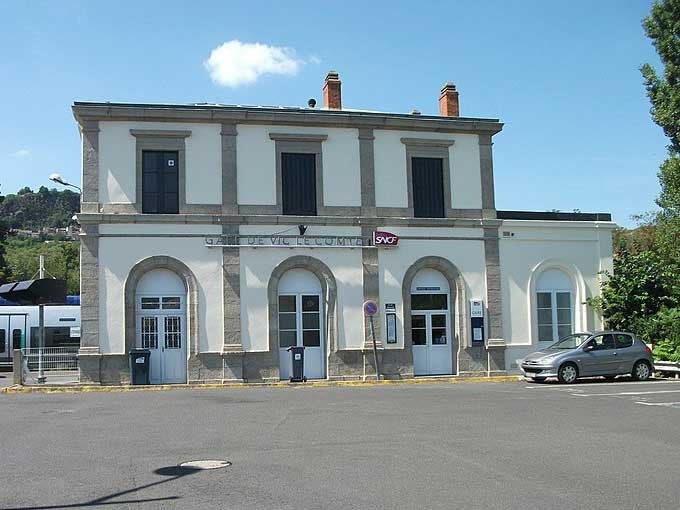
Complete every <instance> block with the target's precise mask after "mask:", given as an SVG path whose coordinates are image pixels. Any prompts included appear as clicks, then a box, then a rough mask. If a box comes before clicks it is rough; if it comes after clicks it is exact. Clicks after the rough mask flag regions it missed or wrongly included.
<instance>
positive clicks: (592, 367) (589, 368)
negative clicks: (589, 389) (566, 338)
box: [580, 333, 619, 376]
mask: <svg viewBox="0 0 680 510" xmlns="http://www.w3.org/2000/svg"><path fill="white" fill-rule="evenodd" d="M586 345H588V346H593V349H592V350H590V351H586V350H584V351H583V357H582V361H581V374H580V375H583V376H591V375H607V374H616V373H618V371H619V360H618V355H617V352H616V341H615V340H614V336H613V335H611V334H608V333H607V334H603V335H598V336H596V337H594V338H592V339H591V340H589V341H588V343H587V344H586Z"/></svg>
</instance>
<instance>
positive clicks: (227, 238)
mask: <svg viewBox="0 0 680 510" xmlns="http://www.w3.org/2000/svg"><path fill="white" fill-rule="evenodd" d="M398 242H399V237H398V236H396V235H394V234H391V233H389V232H382V231H375V232H374V233H373V236H371V237H362V236H327V235H326V236H324V235H303V236H294V235H277V234H273V235H272V234H270V235H265V234H263V235H242V234H238V235H218V236H207V237H206V238H205V245H206V246H207V247H209V248H231V247H240V248H384V247H394V246H397V243H398Z"/></svg>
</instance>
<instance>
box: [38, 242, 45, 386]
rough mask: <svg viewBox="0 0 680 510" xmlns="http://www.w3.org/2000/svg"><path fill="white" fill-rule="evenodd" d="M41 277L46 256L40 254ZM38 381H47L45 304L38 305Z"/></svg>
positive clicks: (41, 276)
mask: <svg viewBox="0 0 680 510" xmlns="http://www.w3.org/2000/svg"><path fill="white" fill-rule="evenodd" d="M39 277H40V279H42V278H45V256H44V255H40V276H39ZM38 337H39V344H38V345H39V349H38V382H39V383H40V384H43V383H44V382H45V373H44V370H43V350H44V349H45V305H43V304H39V305H38Z"/></svg>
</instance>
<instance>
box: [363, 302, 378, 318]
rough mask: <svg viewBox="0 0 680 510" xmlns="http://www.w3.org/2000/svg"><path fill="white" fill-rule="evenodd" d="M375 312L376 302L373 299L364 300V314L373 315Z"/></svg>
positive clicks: (376, 308)
mask: <svg viewBox="0 0 680 510" xmlns="http://www.w3.org/2000/svg"><path fill="white" fill-rule="evenodd" d="M376 313H378V303H376V302H375V301H366V302H365V303H364V314H366V315H368V316H369V317H370V316H371V315H375V314H376Z"/></svg>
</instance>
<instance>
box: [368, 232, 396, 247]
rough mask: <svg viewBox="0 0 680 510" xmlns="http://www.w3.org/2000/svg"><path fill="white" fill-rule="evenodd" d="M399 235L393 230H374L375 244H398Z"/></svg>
mask: <svg viewBox="0 0 680 510" xmlns="http://www.w3.org/2000/svg"><path fill="white" fill-rule="evenodd" d="M398 243H399V236H398V235H396V234H393V233H391V232H383V231H381V230H376V231H375V232H373V246H396V245H397V244H398Z"/></svg>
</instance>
